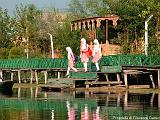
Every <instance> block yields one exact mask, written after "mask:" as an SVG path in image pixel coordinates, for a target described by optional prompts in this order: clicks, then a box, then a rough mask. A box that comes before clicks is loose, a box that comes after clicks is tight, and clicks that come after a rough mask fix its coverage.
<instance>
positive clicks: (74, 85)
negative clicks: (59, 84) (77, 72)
mask: <svg viewBox="0 0 160 120" xmlns="http://www.w3.org/2000/svg"><path fill="white" fill-rule="evenodd" d="M75 88H76V81H75V80H73V89H75Z"/></svg>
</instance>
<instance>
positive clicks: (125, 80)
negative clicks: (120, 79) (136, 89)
mask: <svg viewBox="0 0 160 120" xmlns="http://www.w3.org/2000/svg"><path fill="white" fill-rule="evenodd" d="M124 84H125V87H126V88H128V79H127V74H126V73H124Z"/></svg>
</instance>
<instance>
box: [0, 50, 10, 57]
mask: <svg viewBox="0 0 160 120" xmlns="http://www.w3.org/2000/svg"><path fill="white" fill-rule="evenodd" d="M8 54H9V52H8V49H6V48H0V59H7V57H8Z"/></svg>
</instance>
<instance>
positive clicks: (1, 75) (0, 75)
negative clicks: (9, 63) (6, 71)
mask: <svg viewBox="0 0 160 120" xmlns="http://www.w3.org/2000/svg"><path fill="white" fill-rule="evenodd" d="M0 78H1V79H3V71H2V70H0Z"/></svg>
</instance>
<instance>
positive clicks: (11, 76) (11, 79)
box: [11, 71, 13, 81]
mask: <svg viewBox="0 0 160 120" xmlns="http://www.w3.org/2000/svg"><path fill="white" fill-rule="evenodd" d="M11 81H13V71H11Z"/></svg>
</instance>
